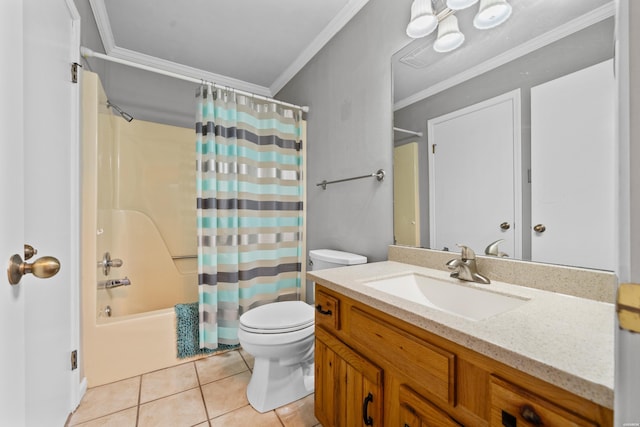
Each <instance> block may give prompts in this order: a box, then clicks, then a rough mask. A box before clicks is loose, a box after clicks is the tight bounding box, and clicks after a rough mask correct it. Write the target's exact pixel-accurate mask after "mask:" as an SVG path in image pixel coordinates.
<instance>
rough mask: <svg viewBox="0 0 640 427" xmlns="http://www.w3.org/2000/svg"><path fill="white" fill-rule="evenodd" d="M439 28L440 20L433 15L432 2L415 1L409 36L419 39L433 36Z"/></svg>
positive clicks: (408, 26)
mask: <svg viewBox="0 0 640 427" xmlns="http://www.w3.org/2000/svg"><path fill="white" fill-rule="evenodd" d="M437 26H438V18H437V17H436V15H434V14H433V7H432V5H431V0H413V3H412V4H411V20H410V21H409V25H407V35H408V36H409V37H411V38H413V39H419V38H421V37H425V36H428V35H429V34H431V33H432V32H433V30H435V29H436V27H437Z"/></svg>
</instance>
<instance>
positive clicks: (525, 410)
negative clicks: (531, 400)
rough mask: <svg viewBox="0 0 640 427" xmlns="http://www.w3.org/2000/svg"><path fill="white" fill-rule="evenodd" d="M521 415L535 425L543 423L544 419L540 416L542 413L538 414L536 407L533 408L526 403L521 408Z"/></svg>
mask: <svg viewBox="0 0 640 427" xmlns="http://www.w3.org/2000/svg"><path fill="white" fill-rule="evenodd" d="M520 415H521V416H522V418H523V419H524V420H525V421H527V422H530V423H531V424H533V425H534V426H541V425H542V419H541V418H540V415H538V414H537V413H536V411H535V409H533V408H532V407H531V406H529V405H524V406H523V407H522V408H520Z"/></svg>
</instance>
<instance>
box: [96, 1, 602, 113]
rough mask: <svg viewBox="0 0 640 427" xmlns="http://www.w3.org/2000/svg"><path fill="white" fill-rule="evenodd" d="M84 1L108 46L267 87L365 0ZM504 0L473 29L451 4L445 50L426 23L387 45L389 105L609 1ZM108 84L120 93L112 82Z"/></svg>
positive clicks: (510, 55)
mask: <svg viewBox="0 0 640 427" xmlns="http://www.w3.org/2000/svg"><path fill="white" fill-rule="evenodd" d="M384 1H389V0H384ZM391 1H396V0H391ZM89 2H90V4H91V8H92V10H93V14H94V16H95V18H96V23H97V25H98V30H99V32H100V37H101V39H102V42H103V45H104V47H105V51H106V53H107V54H108V55H110V56H113V57H117V58H120V59H126V60H131V61H134V62H137V63H140V64H144V65H147V66H151V67H156V68H159V69H162V70H166V71H172V72H176V73H180V74H184V75H187V76H190V77H195V78H197V79H205V80H208V81H212V82H215V83H218V84H221V85H225V86H230V87H234V88H236V89H241V90H245V91H247V92H252V93H256V94H259V95H264V96H274V95H275V94H277V93H278V91H279V90H280V89H282V87H283V86H284V85H285V84H286V83H287V82H288V81H289V80H290V79H291V78H292V77H293V76H295V75H296V73H297V72H299V71H300V70H301V69H302V67H304V65H305V64H306V63H307V62H308V61H310V60H311V59H312V58H313V56H314V55H315V54H316V53H317V52H318V51H319V50H320V49H321V48H322V47H323V46H324V45H325V44H326V43H327V42H328V41H329V40H330V39H331V38H332V37H333V36H334V35H335V34H336V33H337V32H338V31H340V29H341V28H342V27H344V25H345V24H346V23H347V22H348V21H349V20H350V19H351V18H353V16H355V14H356V13H358V11H359V10H360V9H361V8H362V7H363V6H364V5H365V4H366V3H367V2H368V0H322V1H300V0H227V1H220V0H181V1H176V0H135V1H131V0H89ZM433 2H434V4H435V5H436V11H439V10H441V9H443V8H444V0H433ZM510 3H511V5H512V7H513V13H512V15H511V17H510V19H509V20H508V21H507V22H506V23H504V24H503V25H501V26H499V27H497V28H494V29H491V30H476V29H475V28H474V27H473V25H472V24H471V21H472V19H473V15H474V14H475V13H476V11H477V5H476V6H473V7H471V8H469V9H466V10H462V11H458V12H456V16H457V17H458V20H459V23H460V29H461V31H462V32H463V33H464V34H465V36H466V40H465V42H464V44H463V45H462V46H461V47H460V48H458V49H457V50H455V51H453V52H451V53H445V54H439V53H436V52H434V51H433V49H432V46H433V42H434V40H435V38H436V33H437V32H434V33H433V34H431V35H430V36H427V37H425V38H422V39H417V40H414V41H413V42H411V43H409V44H408V45H407V46H406V47H405V48H403V49H402V50H401V51H400V52H398V53H397V54H396V55H394V58H393V67H394V104H395V107H394V108H395V109H398V108H401V107H402V106H404V105H409V104H410V103H412V102H415V101H416V100H419V99H421V98H425V97H427V96H429V95H431V94H433V93H437V91H440V90H444V89H446V88H447V87H451V86H453V85H454V84H457V83H460V82H461V81H464V80H465V79H468V78H469V76H470V75H471V76H472V75H473V74H474V73H475V75H477V74H478V73H480V72H483V71H487V70H488V69H491V68H492V67H493V68H495V67H496V66H499V65H501V64H502V63H505V62H506V61H508V60H511V59H514V58H515V57H518V56H519V55H524V54H526V53H528V52H530V51H532V50H534V49H537V48H539V47H541V46H544V45H545V44H548V43H551V42H553V41H555V40H557V39H558V38H560V37H563V36H565V35H567V34H569V33H570V32H574V31H577V30H579V29H581V28H584V27H585V26H586V25H590V24H593V23H594V22H597V21H598V20H601V19H603V17H606V16H611V15H612V14H613V11H614V1H613V0H563V1H562V2H554V1H551V0H510ZM410 4H411V1H410V0H406V1H401V2H398V7H403V8H406V9H407V20H408V18H409V8H410ZM408 40H410V39H408ZM411 55H414V56H416V58H414V59H417V60H419V61H422V62H423V65H422V66H419V67H418V68H414V67H411V66H407V65H405V64H402V63H401V62H400V60H401V59H402V58H406V57H407V56H411ZM416 88H419V90H418V89H416ZM112 93H113V94H114V97H116V98H117V97H118V94H117V93H115V89H113V90H112Z"/></svg>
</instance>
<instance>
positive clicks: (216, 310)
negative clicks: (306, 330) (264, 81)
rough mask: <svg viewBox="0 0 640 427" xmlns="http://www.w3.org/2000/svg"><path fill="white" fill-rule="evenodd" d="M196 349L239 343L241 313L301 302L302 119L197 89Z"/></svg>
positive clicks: (286, 111)
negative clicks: (197, 293)
mask: <svg viewBox="0 0 640 427" xmlns="http://www.w3.org/2000/svg"><path fill="white" fill-rule="evenodd" d="M197 104H198V106H197V108H198V110H197V120H196V134H197V138H196V148H197V164H196V168H197V215H198V218H197V220H198V285H199V286H198V290H199V315H200V324H199V332H200V348H209V349H216V348H218V347H225V346H229V345H237V344H238V333H237V331H238V325H239V318H240V315H241V314H242V313H244V312H246V311H247V310H249V309H251V308H253V307H256V306H259V305H261V304H266V303H270V302H274V301H282V300H296V299H298V297H299V291H300V285H301V262H302V218H303V210H302V209H303V206H302V200H303V199H302V196H303V187H302V177H301V175H302V155H301V153H302V151H301V144H302V141H301V132H302V113H301V112H300V111H297V110H291V109H287V108H284V107H282V106H278V105H277V104H274V103H268V102H257V101H255V100H254V99H253V98H251V97H246V96H243V95H239V94H236V93H235V92H233V91H232V90H221V89H217V88H213V87H212V86H211V85H203V86H201V87H200V88H199V90H198V92H197Z"/></svg>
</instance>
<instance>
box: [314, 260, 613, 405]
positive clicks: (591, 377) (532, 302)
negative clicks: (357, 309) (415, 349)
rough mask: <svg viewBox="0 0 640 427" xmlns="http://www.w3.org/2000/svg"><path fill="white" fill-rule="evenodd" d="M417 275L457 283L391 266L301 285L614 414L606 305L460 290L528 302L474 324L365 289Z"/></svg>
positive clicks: (609, 307)
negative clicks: (392, 318)
mask: <svg viewBox="0 0 640 427" xmlns="http://www.w3.org/2000/svg"><path fill="white" fill-rule="evenodd" d="M412 272H414V273H418V274H423V275H426V276H431V277H434V278H437V279H442V280H447V281H451V282H452V283H460V281H458V280H457V279H453V278H450V277H449V274H448V272H446V271H441V270H434V269H431V268H424V267H418V266H415V265H411V264H404V263H400V262H395V261H383V262H376V263H370V264H362V265H354V266H349V267H341V268H333V269H327V270H319V271H312V272H308V273H307V278H308V279H309V280H312V281H314V282H316V283H318V284H321V285H323V286H325V287H327V288H329V289H332V290H334V291H336V292H339V293H341V294H343V295H345V296H348V297H350V298H353V299H355V300H357V301H360V302H363V303H365V304H367V305H369V306H371V307H373V308H375V309H378V310H380V311H383V312H385V313H388V314H390V315H392V316H395V317H397V318H399V319H401V320H404V321H405V322H407V323H410V324H412V325H415V326H418V327H420V328H422V329H424V330H426V331H429V332H432V333H434V334H437V335H439V336H441V337H443V338H446V339H448V340H450V341H453V342H455V343H457V344H460V345H463V346H465V347H467V348H469V349H472V350H474V351H476V352H478V353H480V354H483V355H485V356H487V357H490V358H492V359H495V360H497V361H499V362H502V363H504V364H505V365H508V366H511V367H513V368H516V369H519V370H521V371H523V372H526V373H528V374H530V375H533V376H535V377H538V378H540V379H542V380H544V381H546V382H548V383H550V384H553V385H556V386H558V387H561V388H563V389H565V390H567V391H570V392H572V393H574V394H576V395H578V396H581V397H583V398H585V399H588V400H591V401H593V402H595V403H598V404H600V405H602V406H604V407H607V408H610V409H613V387H614V328H615V322H614V320H615V307H614V305H613V304H610V303H605V302H598V301H594V300H590V299H586V298H579V297H575V296H569V295H564V294H561V293H555V292H549V291H543V290H538V289H533V288H529V287H525V286H517V285H512V284H508V283H504V282H499V281H491V284H489V285H483V284H476V283H470V282H464V284H465V285H468V286H471V287H477V288H480V289H485V290H490V291H493V292H497V293H505V294H510V295H515V296H519V297H523V298H527V299H529V301H527V302H526V303H525V304H523V305H521V306H520V307H517V308H515V309H512V310H511V311H507V312H505V313H501V314H498V315H495V316H492V317H489V318H487V319H483V320H478V321H473V320H467V319H465V318H463V317H460V316H457V315H455V314H449V313H446V312H443V311H440V310H438V309H434V308H429V307H426V306H423V305H421V304H418V303H414V302H410V301H407V300H405V299H402V298H399V297H395V296H392V295H389V294H387V293H385V292H382V291H378V290H376V289H373V288H371V287H368V286H365V282H368V281H371V280H376V279H382V278H387V277H393V276H397V275H403V274H407V273H412Z"/></svg>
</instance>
